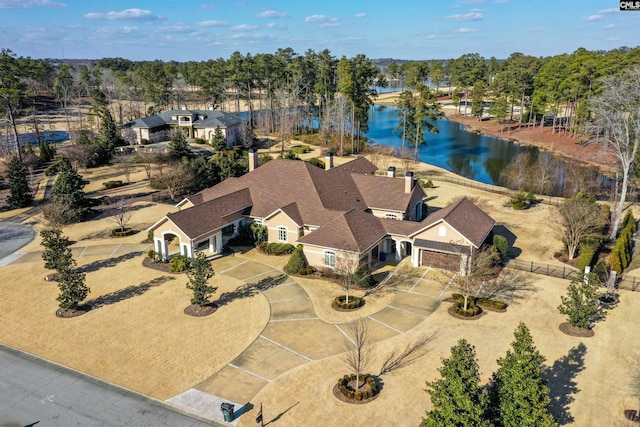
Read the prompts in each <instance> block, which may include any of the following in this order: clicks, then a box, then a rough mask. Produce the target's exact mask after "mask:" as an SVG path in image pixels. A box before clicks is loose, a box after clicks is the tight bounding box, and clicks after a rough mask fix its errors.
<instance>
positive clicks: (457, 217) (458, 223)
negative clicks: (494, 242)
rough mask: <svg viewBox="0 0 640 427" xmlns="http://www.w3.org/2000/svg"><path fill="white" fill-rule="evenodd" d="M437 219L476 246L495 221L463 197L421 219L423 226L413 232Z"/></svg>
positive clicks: (432, 223) (423, 228) (477, 246)
mask: <svg viewBox="0 0 640 427" xmlns="http://www.w3.org/2000/svg"><path fill="white" fill-rule="evenodd" d="M439 221H445V222H446V223H447V224H449V225H450V226H451V227H453V228H455V229H456V230H457V231H458V232H459V233H460V234H462V235H463V236H464V237H465V238H466V239H467V240H469V241H470V242H471V243H472V244H473V245H474V246H475V247H476V248H479V247H480V245H481V244H482V242H483V241H484V239H485V238H486V237H487V235H488V234H489V232H490V231H491V230H492V229H493V226H494V225H495V223H496V222H495V221H494V219H493V218H491V217H490V216H489V215H487V214H486V213H485V212H484V211H483V210H482V209H480V208H479V207H477V206H476V205H475V204H473V202H472V201H471V200H469V199H467V198H466V197H465V198H463V199H461V200H458V201H457V202H455V203H452V204H450V205H449V206H447V207H446V208H442V209H440V210H438V211H436V212H434V213H433V214H431V215H429V216H428V217H427V218H426V219H425V220H424V221H422V223H423V224H424V226H423V227H422V228H420V230H418V231H416V232H415V233H413V234H417V233H418V232H419V231H422V230H425V229H427V228H429V227H431V226H433V225H434V224H436V223H437V222H439Z"/></svg>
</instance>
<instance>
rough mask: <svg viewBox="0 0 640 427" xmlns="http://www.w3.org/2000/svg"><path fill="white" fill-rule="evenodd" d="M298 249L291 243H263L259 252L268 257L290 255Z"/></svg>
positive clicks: (259, 247)
mask: <svg viewBox="0 0 640 427" xmlns="http://www.w3.org/2000/svg"><path fill="white" fill-rule="evenodd" d="M295 249H296V247H295V246H293V245H291V244H289V243H266V242H265V243H261V244H260V245H258V250H259V251H260V252H262V253H263V254H267V255H289V254H291V253H292V252H293V251H294V250H295Z"/></svg>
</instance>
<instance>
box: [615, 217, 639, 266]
mask: <svg viewBox="0 0 640 427" xmlns="http://www.w3.org/2000/svg"><path fill="white" fill-rule="evenodd" d="M636 229H637V225H636V220H635V218H634V217H633V214H632V213H631V211H628V212H627V214H626V215H625V217H624V220H623V221H622V231H620V235H619V236H618V240H617V241H616V245H615V246H614V248H613V250H612V251H611V258H610V262H611V269H612V270H614V271H616V272H617V273H618V274H620V273H622V271H623V270H624V269H625V268H627V267H628V266H629V264H630V263H631V253H632V250H633V234H634V233H635V232H636Z"/></svg>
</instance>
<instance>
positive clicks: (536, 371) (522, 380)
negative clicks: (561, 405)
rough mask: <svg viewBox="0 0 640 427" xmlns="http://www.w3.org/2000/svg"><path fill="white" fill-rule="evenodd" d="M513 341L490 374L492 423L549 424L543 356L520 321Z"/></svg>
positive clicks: (512, 426)
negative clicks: (543, 377) (542, 375)
mask: <svg viewBox="0 0 640 427" xmlns="http://www.w3.org/2000/svg"><path fill="white" fill-rule="evenodd" d="M514 337H515V341H513V342H512V343H511V349H510V350H507V354H506V356H505V357H504V358H503V359H500V360H498V366H499V368H498V371H496V372H495V373H494V374H493V381H492V386H491V389H490V396H491V407H492V412H493V417H492V418H493V422H494V424H495V425H496V426H497V427H552V426H557V425H558V423H557V421H556V420H555V419H554V418H553V416H552V415H551V414H550V413H549V405H550V404H551V398H550V397H549V387H547V384H546V382H545V381H544V380H543V379H542V377H541V374H542V370H543V366H542V364H543V362H544V357H543V356H542V355H541V354H540V352H539V351H538V349H536V347H535V345H534V343H533V338H532V337H531V333H530V332H529V329H528V328H527V326H526V325H525V324H524V323H522V322H521V323H520V324H519V325H518V327H517V328H516V330H515V332H514Z"/></svg>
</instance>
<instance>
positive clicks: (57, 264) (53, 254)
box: [40, 228, 73, 270]
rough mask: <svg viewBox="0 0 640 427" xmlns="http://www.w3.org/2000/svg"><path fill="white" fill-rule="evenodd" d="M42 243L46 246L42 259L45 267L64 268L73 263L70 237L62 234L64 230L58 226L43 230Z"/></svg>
mask: <svg viewBox="0 0 640 427" xmlns="http://www.w3.org/2000/svg"><path fill="white" fill-rule="evenodd" d="M40 237H41V238H42V243H41V245H42V246H43V247H44V251H43V252H42V259H43V260H44V268H46V269H49V270H62V269H64V268H65V267H66V266H68V265H70V264H71V263H72V259H73V256H72V254H71V249H69V245H71V242H70V241H69V238H68V237H66V236H63V235H62V231H60V230H59V229H56V228H51V229H46V230H42V231H41V232H40Z"/></svg>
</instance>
